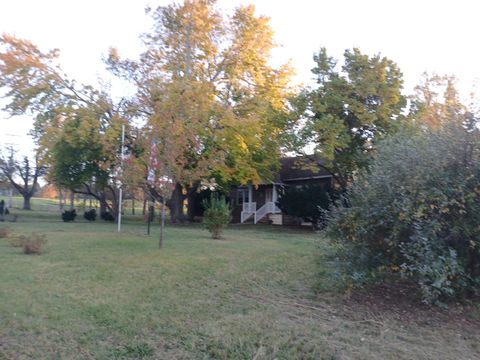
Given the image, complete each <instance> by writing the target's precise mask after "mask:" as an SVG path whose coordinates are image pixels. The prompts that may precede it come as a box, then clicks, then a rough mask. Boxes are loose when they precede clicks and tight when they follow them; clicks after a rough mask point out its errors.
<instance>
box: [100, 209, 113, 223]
mask: <svg viewBox="0 0 480 360" xmlns="http://www.w3.org/2000/svg"><path fill="white" fill-rule="evenodd" d="M100 217H101V218H102V220H105V221H114V220H115V217H114V216H113V215H112V213H111V212H109V211H104V212H102V213H101V214H100Z"/></svg>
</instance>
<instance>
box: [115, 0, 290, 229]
mask: <svg viewBox="0 0 480 360" xmlns="http://www.w3.org/2000/svg"><path fill="white" fill-rule="evenodd" d="M150 13H151V14H152V16H153V19H154V21H155V26H154V29H153V31H152V32H151V33H150V34H147V35H145V36H144V40H145V46H146V51H145V52H144V53H143V54H142V55H141V57H140V60H139V61H129V60H123V59H121V58H120V57H119V55H118V53H117V51H116V50H115V49H112V50H111V52H110V56H109V58H108V64H109V66H110V68H111V70H112V71H113V72H114V73H115V74H117V75H120V76H122V77H123V78H126V79H128V80H130V81H131V82H132V83H133V84H134V85H135V86H136V88H137V94H136V96H135V97H134V98H133V99H132V101H131V109H133V110H134V111H135V113H136V114H137V115H138V116H143V117H144V118H145V120H146V126H145V134H147V138H148V139H149V141H152V139H155V141H156V143H157V154H156V155H157V156H156V157H157V159H158V161H161V162H162V168H163V169H165V170H166V171H167V172H168V174H170V175H169V176H171V177H172V180H173V181H174V182H175V183H176V187H175V191H174V192H173V195H172V198H171V199H170V202H169V206H170V209H171V214H172V220H173V221H177V220H181V219H182V217H183V213H182V208H183V206H182V202H183V199H184V197H185V196H186V195H185V194H187V195H192V194H194V192H195V189H196V186H197V184H198V183H199V182H200V181H201V180H202V179H205V178H210V177H212V176H214V177H215V178H216V179H217V181H218V182H219V183H220V184H227V183H233V182H237V183H249V182H251V183H254V184H258V183H259V182H260V181H261V179H268V178H270V177H271V176H272V172H273V171H274V170H275V168H276V167H277V166H278V160H279V156H280V134H281V133H282V129H283V127H284V126H285V123H286V120H285V119H286V116H285V113H286V110H287V107H286V97H287V95H288V94H289V88H288V86H287V85H288V80H289V76H290V69H289V67H288V66H282V67H280V68H273V67H272V66H271V65H269V57H270V51H271V50H272V48H273V47H274V42H273V34H272V30H271V28H270V25H269V20H268V18H266V17H263V16H256V15H255V13H254V7H253V6H247V7H239V8H238V9H237V10H236V11H235V13H234V14H233V16H231V17H225V16H223V15H222V14H221V13H220V12H219V11H218V9H217V8H216V7H215V1H212V0H195V1H192V0H190V1H188V0H187V1H185V2H184V3H183V4H172V5H168V6H162V7H158V8H157V9H155V10H151V11H150ZM147 146H148V145H147ZM144 155H145V157H146V158H147V159H148V158H149V157H150V156H151V153H150V151H145V153H144ZM143 162H144V163H148V161H145V160H144V161H143ZM145 177H146V176H145ZM193 199H194V197H193V196H191V197H190V198H189V200H190V203H191V202H192V201H193Z"/></svg>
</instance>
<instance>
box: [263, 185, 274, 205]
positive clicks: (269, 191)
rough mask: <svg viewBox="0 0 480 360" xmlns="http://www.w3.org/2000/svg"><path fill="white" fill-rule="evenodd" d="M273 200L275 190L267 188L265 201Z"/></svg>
mask: <svg viewBox="0 0 480 360" xmlns="http://www.w3.org/2000/svg"><path fill="white" fill-rule="evenodd" d="M272 201H273V192H272V189H271V188H267V189H265V202H272Z"/></svg>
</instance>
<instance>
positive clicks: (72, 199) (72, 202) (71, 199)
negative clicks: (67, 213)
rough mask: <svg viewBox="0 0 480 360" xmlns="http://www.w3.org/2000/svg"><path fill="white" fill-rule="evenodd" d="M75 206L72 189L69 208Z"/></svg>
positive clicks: (71, 208)
mask: <svg viewBox="0 0 480 360" xmlns="http://www.w3.org/2000/svg"><path fill="white" fill-rule="evenodd" d="M74 208H75V193H74V192H73V191H71V192H70V210H73V209H74Z"/></svg>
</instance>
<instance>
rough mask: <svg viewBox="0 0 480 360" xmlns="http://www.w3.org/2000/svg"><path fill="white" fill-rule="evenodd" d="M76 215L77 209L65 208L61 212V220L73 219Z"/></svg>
mask: <svg viewBox="0 0 480 360" xmlns="http://www.w3.org/2000/svg"><path fill="white" fill-rule="evenodd" d="M76 217H77V211H76V210H75V209H72V210H65V211H64V212H63V213H62V220H63V221H64V222H70V221H74V220H75V218H76Z"/></svg>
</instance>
